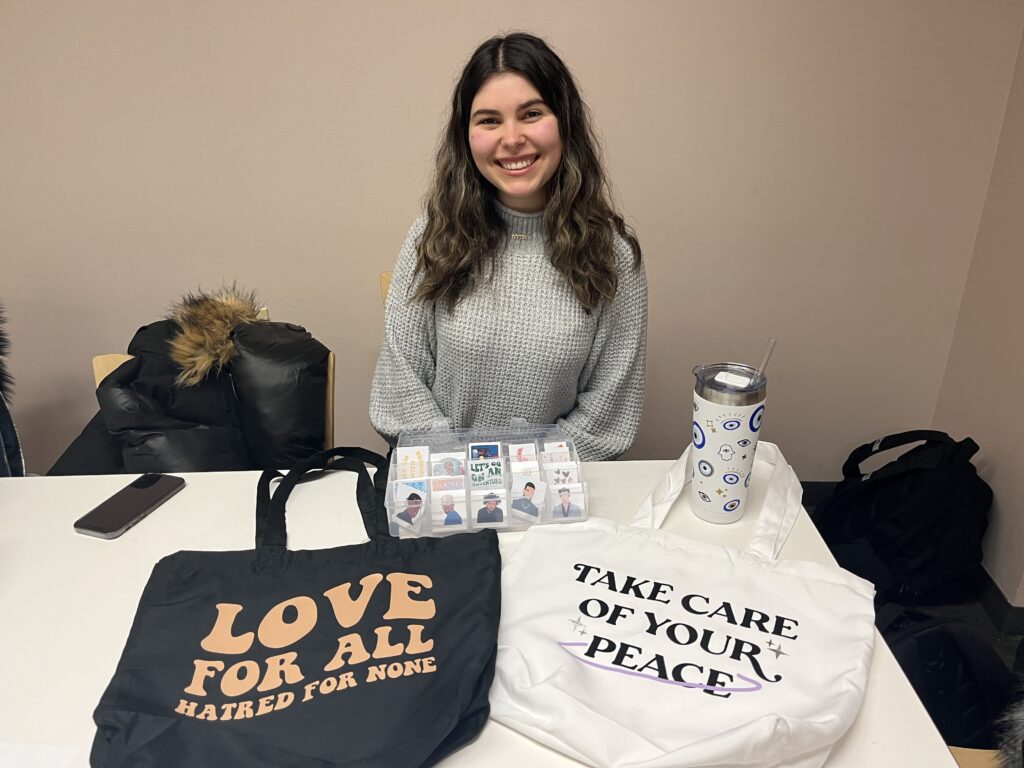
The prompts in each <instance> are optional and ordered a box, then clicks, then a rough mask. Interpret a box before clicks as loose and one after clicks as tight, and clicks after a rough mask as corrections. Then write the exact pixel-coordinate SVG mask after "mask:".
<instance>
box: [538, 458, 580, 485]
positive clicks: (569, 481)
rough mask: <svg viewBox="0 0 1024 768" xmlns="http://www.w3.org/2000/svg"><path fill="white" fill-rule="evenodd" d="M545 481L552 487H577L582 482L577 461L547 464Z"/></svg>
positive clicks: (545, 466)
mask: <svg viewBox="0 0 1024 768" xmlns="http://www.w3.org/2000/svg"><path fill="white" fill-rule="evenodd" d="M544 479H545V480H547V481H548V483H550V484H551V485H576V484H578V483H579V482H580V465H579V464H577V463H576V462H575V461H566V462H562V463H560V464H545V465H544Z"/></svg>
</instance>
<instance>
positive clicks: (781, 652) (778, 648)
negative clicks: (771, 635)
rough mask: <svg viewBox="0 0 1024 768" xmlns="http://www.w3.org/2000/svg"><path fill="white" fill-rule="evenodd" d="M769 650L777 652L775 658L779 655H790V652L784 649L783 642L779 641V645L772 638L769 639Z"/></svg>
mask: <svg viewBox="0 0 1024 768" xmlns="http://www.w3.org/2000/svg"><path fill="white" fill-rule="evenodd" d="M768 650H769V651H771V652H772V653H774V654H775V658H776V659H778V658H779V656H789V654H788V653H786V652H785V651H784V650H782V643H779V644H778V645H776V644H775V643H773V642H772V641H771V640H769V641H768Z"/></svg>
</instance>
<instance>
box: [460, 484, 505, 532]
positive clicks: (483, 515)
mask: <svg viewBox="0 0 1024 768" xmlns="http://www.w3.org/2000/svg"><path fill="white" fill-rule="evenodd" d="M469 496H470V503H469V507H470V509H471V510H472V514H473V527H474V528H504V527H506V526H507V525H508V520H507V519H506V517H505V489H504V488H495V489H494V490H492V491H471V492H470V495H469Z"/></svg>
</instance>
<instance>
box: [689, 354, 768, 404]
mask: <svg viewBox="0 0 1024 768" xmlns="http://www.w3.org/2000/svg"><path fill="white" fill-rule="evenodd" d="M693 375H694V376H695V377H696V382H695V383H694V385H693V391H694V392H695V393H697V394H698V395H699V396H700V397H702V398H704V399H705V400H709V401H710V402H712V403H718V404H719V405H753V404H754V403H759V402H761V401H762V400H764V397H765V393H766V391H767V386H768V377H767V376H765V374H764V372H763V371H762V372H758V371H757V369H755V368H754V367H752V366H749V365H745V364H743V363H711V364H710V365H700V364H698V365H695V366H694V367H693Z"/></svg>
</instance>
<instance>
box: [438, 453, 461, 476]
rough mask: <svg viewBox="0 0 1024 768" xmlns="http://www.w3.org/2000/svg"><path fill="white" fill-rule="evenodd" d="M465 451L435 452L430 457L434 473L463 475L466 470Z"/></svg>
mask: <svg viewBox="0 0 1024 768" xmlns="http://www.w3.org/2000/svg"><path fill="white" fill-rule="evenodd" d="M465 461H466V454H465V452H464V451H459V452H457V453H456V452H449V453H435V454H433V455H432V456H431V457H430V463H431V473H430V474H432V475H435V476H437V475H449V476H450V475H461V474H464V473H465V471H466V468H465Z"/></svg>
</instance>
